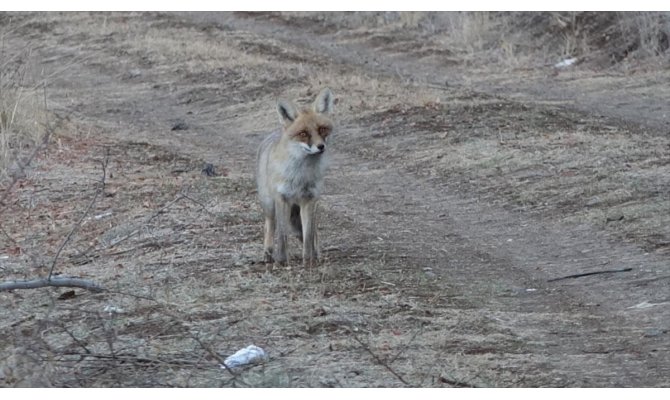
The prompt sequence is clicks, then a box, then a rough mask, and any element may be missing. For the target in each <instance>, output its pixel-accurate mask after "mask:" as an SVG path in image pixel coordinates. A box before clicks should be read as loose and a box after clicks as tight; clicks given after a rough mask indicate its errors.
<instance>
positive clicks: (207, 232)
mask: <svg viewBox="0 0 670 400" xmlns="http://www.w3.org/2000/svg"><path fill="white" fill-rule="evenodd" d="M301 18H302V19H301ZM8 20H9V19H8V16H7V15H4V16H3V21H8ZM11 24H12V30H11V33H10V34H9V35H7V37H6V38H5V44H4V46H5V48H6V50H5V51H7V52H11V51H12V50H14V51H20V50H22V49H25V48H31V49H32V54H33V56H34V57H35V58H36V59H37V60H38V62H37V64H38V65H39V70H40V71H44V72H43V74H44V75H45V76H49V77H50V78H49V87H48V99H49V101H48V104H49V109H50V111H52V113H53V114H54V121H55V122H57V128H56V137H55V139H54V141H53V142H52V144H51V146H50V147H49V148H48V150H47V151H46V152H44V154H42V155H41V156H40V158H39V160H38V162H37V163H36V164H35V165H33V167H32V169H31V170H30V171H29V174H28V177H27V178H25V179H23V180H21V181H20V182H19V184H18V185H17V186H16V187H15V188H14V189H13V192H12V193H11V195H10V197H9V199H8V200H7V201H6V204H5V205H3V206H2V208H1V209H0V213H1V214H0V216H1V217H2V220H1V221H2V225H1V227H2V231H0V278H1V280H3V281H4V280H11V279H17V278H30V277H36V276H43V275H44V274H45V273H46V272H47V271H48V267H49V266H50V265H51V263H52V261H53V257H54V255H55V253H56V251H57V249H58V247H59V246H60V244H61V243H62V241H63V239H64V238H65V236H67V234H68V232H69V231H70V230H71V229H72V226H73V224H74V223H75V222H76V221H77V220H78V219H79V217H81V215H82V213H83V211H84V209H85V208H86V206H87V204H88V203H89V202H90V200H91V198H92V196H93V195H94V193H95V191H96V188H97V187H98V186H99V185H98V184H97V182H98V181H99V180H100V177H101V175H102V170H101V167H100V166H101V162H102V161H103V160H105V158H108V160H109V164H108V166H107V168H106V174H107V175H106V182H105V183H106V185H105V191H104V193H103V195H102V196H101V197H100V199H99V200H98V201H96V202H95V203H94V206H93V208H92V210H91V211H90V213H89V215H88V216H86V217H85V218H84V223H83V224H82V226H81V229H80V230H79V231H78V233H77V234H76V235H75V236H74V239H73V240H72V242H71V243H70V244H69V245H68V246H66V247H65V249H64V251H63V253H62V254H61V256H60V258H59V262H58V263H57V266H56V271H57V272H58V273H60V274H62V275H70V276H80V277H84V278H87V279H92V280H94V281H96V282H97V283H99V284H101V285H103V286H104V287H106V288H107V289H108V291H106V292H103V293H100V294H93V293H89V292H86V291H83V290H80V289H76V290H74V296H73V295H72V293H69V294H67V292H70V291H71V289H64V288H61V289H35V290H29V291H25V290H24V291H13V292H2V293H0V320H1V321H2V322H0V335H1V337H2V338H4V339H3V340H2V341H1V342H0V355H1V356H2V359H3V360H4V361H2V362H0V385H2V386H161V387H162V386H169V387H171V386H210V387H211V386H215V387H216V386H273V387H276V386H298V387H306V386H307V387H313V386H318V387H323V386H326V387H331V386H346V387H351V386H366V387H370V386H372V387H378V386H385V387H394V386H435V387H454V386H456V387H459V386H484V387H518V386H522V387H540V386H543V387H546V386H561V387H562V386H569V387H591V386H596V387H604V386H610V387H641V386H653V387H662V386H668V385H670V333H669V330H670V325H669V323H668V321H670V290H669V289H670V263H668V261H669V260H670V228H668V227H669V226H670V212H669V211H670V200H668V199H670V159H669V157H668V154H669V151H668V150H669V147H670V139H668V136H667V129H668V125H667V121H668V120H667V118H666V116H665V114H664V113H665V112H667V111H665V109H664V108H663V107H661V106H659V104H661V103H659V102H661V101H664V102H665V103H663V104H668V96H669V93H670V88H668V85H667V82H668V80H667V78H668V77H667V74H668V72H667V71H647V72H640V73H638V74H632V75H625V76H624V75H621V76H603V75H602V74H598V73H596V72H593V71H588V70H578V71H576V72H561V73H559V74H558V75H556V74H555V73H554V72H552V71H534V72H533V71H525V72H518V71H516V72H514V73H509V72H507V73H506V74H503V73H496V72H495V71H489V72H488V73H482V71H473V72H472V73H468V71H466V69H465V67H464V66H463V65H461V64H459V63H458V57H457V55H455V54H453V53H452V52H451V51H449V49H436V46H437V44H436V43H433V42H431V41H426V40H423V39H422V38H421V37H418V36H413V35H412V34H411V32H410V33H407V32H405V33H402V34H399V33H396V32H394V31H389V32H382V33H383V34H382V33H380V32H377V31H374V32H373V31H370V32H366V31H360V30H359V31H356V32H347V30H346V29H344V28H342V29H340V28H338V24H337V23H336V20H334V21H328V20H314V18H313V17H309V16H305V17H290V18H289V17H287V16H282V15H275V14H217V13H186V14H163V13H118V14H117V13H115V14H79V13H76V14H75V13H64V14H57V13H48V14H15V15H11ZM396 34H397V35H400V37H399V39H398V40H395V38H396V36H394V35H396ZM437 50H440V51H437ZM64 66H67V67H66V68H64ZM445 76H448V78H445ZM445 81H447V83H448V86H447V85H445V84H444V83H445ZM659 82H665V83H664V84H662V85H660V84H659ZM323 86H329V87H330V88H331V89H332V90H333V92H334V93H335V95H336V97H337V98H338V99H337V100H338V101H337V103H336V109H337V111H336V116H335V119H336V121H337V123H338V130H337V131H336V133H335V135H334V137H333V141H332V145H331V146H330V148H331V149H333V150H332V151H333V152H334V163H333V167H332V169H331V170H330V173H329V175H328V177H327V181H326V190H325V194H324V196H323V198H322V201H321V207H320V208H321V211H322V216H321V218H320V239H321V242H322V246H323V247H324V248H323V254H324V262H323V263H322V265H320V266H319V267H318V268H315V269H310V270H306V269H303V268H301V267H299V265H300V263H299V262H297V261H299V260H298V258H297V257H298V255H299V252H298V251H297V250H296V249H297V246H298V244H297V243H292V249H293V255H294V256H295V257H294V261H296V262H294V263H293V265H292V266H291V267H290V268H286V269H281V268H275V269H269V268H268V267H267V266H266V265H264V264H262V263H261V262H260V261H261V259H262V237H261V230H262V218H261V215H260V211H259V208H258V206H257V205H256V202H255V188H254V182H253V163H254V158H255V149H256V147H257V146H258V145H259V143H260V141H261V140H262V138H263V137H264V135H265V134H266V133H267V132H269V131H271V130H272V129H275V128H276V125H277V123H278V122H277V117H276V116H275V111H274V104H275V103H274V102H275V99H276V98H277V97H278V96H282V97H286V98H297V99H300V100H301V101H308V100H310V99H312V98H313V97H314V96H315V95H316V93H318V90H319V89H320V88H321V87H323ZM208 163H209V164H212V166H213V168H214V170H215V171H216V172H217V175H216V176H213V177H210V176H207V175H206V174H203V173H202V170H203V168H205V166H206V165H207V164H208ZM604 271H619V272H608V273H599V274H594V275H587V276H580V277H574V278H567V279H559V280H553V279H556V278H561V277H567V276H569V275H575V274H583V273H589V272H604ZM110 310H117V312H112V311H110ZM249 344H255V345H257V346H260V347H262V348H264V349H265V350H266V351H267V352H268V354H269V360H268V362H267V363H265V364H263V365H259V366H254V367H250V368H247V369H244V370H241V371H237V372H235V374H231V373H229V372H228V371H225V370H222V369H221V368H220V366H219V361H220V360H218V357H224V358H225V356H227V355H229V354H232V353H234V352H235V351H236V350H238V349H240V348H242V347H246V346H247V345H249Z"/></svg>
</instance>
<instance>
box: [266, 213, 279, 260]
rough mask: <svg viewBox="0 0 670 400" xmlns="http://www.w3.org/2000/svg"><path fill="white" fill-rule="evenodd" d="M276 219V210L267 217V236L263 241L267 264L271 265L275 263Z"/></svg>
mask: <svg viewBox="0 0 670 400" xmlns="http://www.w3.org/2000/svg"><path fill="white" fill-rule="evenodd" d="M275 221H276V218H275V211H274V208H273V209H272V213H267V214H266V215H265V236H264V240H263V248H264V250H265V251H264V253H265V262H266V263H271V262H272V261H273V254H272V252H273V248H274V238H275V229H276V226H277V225H276V223H275Z"/></svg>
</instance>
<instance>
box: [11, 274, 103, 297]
mask: <svg viewBox="0 0 670 400" xmlns="http://www.w3.org/2000/svg"><path fill="white" fill-rule="evenodd" d="M48 286H55V287H78V288H82V289H87V290H90V291H91V292H96V293H98V292H102V291H104V290H105V289H104V288H103V287H101V286H99V285H98V284H96V283H95V282H92V281H89V280H86V279H81V278H73V277H67V276H52V277H50V278H38V279H30V280H16V281H9V282H3V283H0V292H3V291H7V290H15V289H35V288H41V287H48Z"/></svg>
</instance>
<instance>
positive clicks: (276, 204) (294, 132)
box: [256, 88, 333, 266]
mask: <svg viewBox="0 0 670 400" xmlns="http://www.w3.org/2000/svg"><path fill="white" fill-rule="evenodd" d="M332 111H333V94H332V92H331V90H330V89H329V88H324V89H323V90H321V92H320V93H319V94H318V95H317V96H316V99H315V100H314V102H313V104H312V106H311V108H298V107H297V106H296V105H295V103H293V102H292V101H287V100H285V99H279V100H278V101H277V113H278V114H279V118H280V123H281V124H282V128H281V129H278V130H276V131H274V132H273V133H271V134H270V135H269V136H267V137H266V138H265V139H264V140H263V142H262V143H261V145H260V147H259V148H258V153H257V157H256V165H257V169H256V183H257V189H258V199H259V202H260V205H261V209H262V211H263V215H264V217H265V228H264V238H263V250H264V261H265V262H266V263H273V262H274V263H277V264H279V265H286V262H287V252H286V251H287V242H288V237H289V235H290V234H292V235H295V236H296V237H298V239H300V241H302V261H303V266H313V265H316V264H317V262H318V259H319V255H320V252H319V243H318V234H317V231H316V228H317V227H316V222H317V200H318V199H319V196H320V194H321V191H322V190H323V179H324V176H325V173H326V170H327V168H328V166H329V155H330V150H328V149H327V147H326V145H327V142H328V138H329V137H330V135H331V133H332V131H333V121H332V119H331V118H330V115H331V114H332ZM275 240H276V244H277V246H276V248H275V247H274V242H275Z"/></svg>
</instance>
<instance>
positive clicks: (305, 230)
mask: <svg viewBox="0 0 670 400" xmlns="http://www.w3.org/2000/svg"><path fill="white" fill-rule="evenodd" d="M300 222H301V223H302V238H303V239H302V264H303V265H304V266H309V267H311V266H312V265H315V264H316V263H317V261H318V249H317V237H316V201H310V202H307V203H305V204H303V205H301V206H300Z"/></svg>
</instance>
